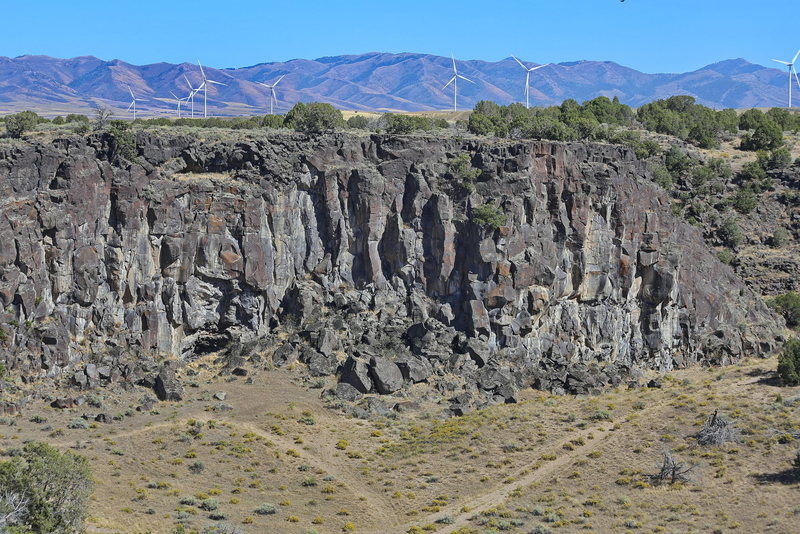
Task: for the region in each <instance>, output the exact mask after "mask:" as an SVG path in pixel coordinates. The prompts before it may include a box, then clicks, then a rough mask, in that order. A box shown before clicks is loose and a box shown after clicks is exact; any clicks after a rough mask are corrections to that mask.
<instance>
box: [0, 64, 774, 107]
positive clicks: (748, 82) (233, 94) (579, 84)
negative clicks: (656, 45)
mask: <svg viewBox="0 0 800 534" xmlns="http://www.w3.org/2000/svg"><path fill="white" fill-rule="evenodd" d="M530 65H531V66H533V65H535V63H530ZM458 68H459V73H461V74H463V75H464V76H466V77H468V78H470V79H471V80H473V81H474V82H475V83H474V84H470V83H466V82H463V83H460V84H459V108H460V109H468V108H471V107H473V106H474V105H475V103H476V102H478V101H479V100H494V101H496V102H498V103H502V104H508V103H511V102H514V101H522V100H523V87H524V81H525V71H523V70H522V69H521V68H520V66H519V65H517V63H516V62H514V60H513V59H511V58H510V57H509V58H507V59H505V60H502V61H497V62H486V61H477V60H472V61H458ZM206 74H207V76H209V78H210V79H213V80H216V81H219V82H222V83H225V84H226V85H225V86H213V87H212V88H211V89H210V90H209V95H208V96H209V100H208V105H209V113H210V114H214V115H239V114H253V113H258V114H262V113H265V112H267V110H268V109H269V102H268V91H269V90H268V89H266V88H265V87H263V86H261V85H259V84H258V83H256V82H266V83H272V82H273V81H274V80H276V79H277V78H278V77H279V76H281V75H286V76H285V78H284V79H283V80H282V81H281V82H280V84H279V85H278V87H277V88H276V90H277V93H278V99H279V103H278V106H277V108H276V112H285V111H286V110H287V109H289V108H290V107H291V106H292V105H293V104H294V103H296V102H298V101H304V102H310V101H322V102H329V103H331V104H333V105H335V106H337V107H339V108H342V109H353V110H365V111H429V110H444V109H450V108H451V107H452V103H453V97H452V91H451V88H447V89H442V86H443V85H444V84H445V83H446V82H447V80H449V79H450V77H451V76H452V63H451V59H450V58H448V57H441V56H432V55H427V54H384V53H377V52H376V53H369V54H361V55H348V56H333V57H323V58H319V59H315V60H307V59H294V60H291V61H286V62H283V63H261V64H258V65H253V66H250V67H243V68H237V69H214V68H210V67H208V68H206ZM184 75H185V76H187V77H188V78H189V80H191V82H192V83H193V84H194V85H195V87H196V86H197V85H199V83H200V82H201V77H200V71H199V69H198V67H197V65H196V64H191V63H181V64H179V65H174V64H170V63H154V64H151V65H131V64H130V63H126V62H124V61H121V60H113V61H103V60H101V59H98V58H96V57H91V56H84V57H76V58H72V59H58V58H52V57H48V56H20V57H17V58H7V57H0V114H3V113H9V112H16V111H21V110H23V109H33V110H36V111H39V112H42V113H45V114H51V115H52V114H56V113H67V112H84V113H86V112H89V111H91V109H92V108H94V107H95V106H97V105H107V106H111V107H113V108H117V109H120V108H121V111H118V113H117V114H118V116H123V115H124V109H125V108H127V107H128V103H129V102H130V94H129V93H128V86H130V87H131V88H132V89H133V91H134V93H135V94H136V96H137V97H138V98H142V99H146V101H143V102H141V103H140V104H139V105H138V106H137V107H138V109H139V110H140V111H141V112H142V113H143V115H145V116H153V115H163V114H165V113H169V112H173V113H174V108H175V103H174V100H172V97H171V96H170V91H173V92H175V93H176V94H178V95H179V96H185V95H186V94H187V92H188V90H189V88H188V86H187V84H186V81H185V80H184ZM675 94H688V95H692V96H694V97H695V98H696V99H697V100H698V102H700V103H702V104H705V105H708V106H712V107H715V108H726V107H733V108H743V107H770V106H784V105H786V74H785V73H784V72H783V71H782V70H779V69H773V68H767V67H763V66H761V65H756V64H753V63H750V62H748V61H746V60H744V59H731V60H727V61H721V62H719V63H714V64H712V65H708V66H706V67H703V68H701V69H699V70H696V71H694V72H687V73H681V74H646V73H642V72H639V71H637V70H634V69H631V68H628V67H624V66H622V65H618V64H616V63H613V62H608V61H576V62H569V63H561V64H554V65H551V66H549V67H546V68H543V69H540V70H537V71H536V72H535V73H533V75H532V77H531V103H532V104H535V105H552V104H558V103H560V102H562V101H563V100H564V99H567V98H574V99H576V100H578V101H584V100H588V99H591V98H594V97H596V96H600V95H605V96H608V97H614V96H617V97H619V99H620V100H621V101H622V102H624V103H626V104H629V105H632V106H639V105H641V104H643V103H646V102H649V101H652V100H655V99H658V98H665V97H668V96H671V95H675ZM202 98H203V97H202V94H199V95H197V96H196V97H195V113H197V111H198V110H200V113H202Z"/></svg>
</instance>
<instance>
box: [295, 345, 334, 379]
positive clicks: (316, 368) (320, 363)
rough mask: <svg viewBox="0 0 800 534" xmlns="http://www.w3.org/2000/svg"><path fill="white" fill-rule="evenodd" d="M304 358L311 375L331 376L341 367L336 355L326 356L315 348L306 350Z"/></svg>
mask: <svg viewBox="0 0 800 534" xmlns="http://www.w3.org/2000/svg"><path fill="white" fill-rule="evenodd" d="M303 360H304V361H305V362H306V365H307V366H308V372H309V373H310V374H311V376H330V375H332V374H335V373H336V370H337V369H338V368H339V361H338V360H337V359H336V356H334V355H330V356H325V355H324V354H322V353H320V352H317V351H315V350H310V351H307V352H304V353H303Z"/></svg>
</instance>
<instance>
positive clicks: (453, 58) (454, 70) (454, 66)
mask: <svg viewBox="0 0 800 534" xmlns="http://www.w3.org/2000/svg"><path fill="white" fill-rule="evenodd" d="M450 58H451V59H452V60H453V72H458V70H457V69H456V57H455V56H454V55H453V54H450Z"/></svg>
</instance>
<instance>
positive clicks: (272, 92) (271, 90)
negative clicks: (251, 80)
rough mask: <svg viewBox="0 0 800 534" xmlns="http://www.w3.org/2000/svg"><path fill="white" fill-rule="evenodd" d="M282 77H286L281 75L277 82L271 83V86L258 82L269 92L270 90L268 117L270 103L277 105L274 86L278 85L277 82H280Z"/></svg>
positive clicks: (270, 111)
mask: <svg viewBox="0 0 800 534" xmlns="http://www.w3.org/2000/svg"><path fill="white" fill-rule="evenodd" d="M284 76H286V75H285V74H283V75H281V77H280V78H278V80H277V81H276V82H275V83H273V84H272V85H269V84H266V83H261V82H258V83H260V84H261V85H263V86H264V87H268V88H269V90H270V93H271V95H270V99H269V114H270V115H272V102H273V101H274V102H275V103H276V104H277V103H278V97H277V96H275V86H276V85H278V82H280V81H281V80H282V79H283V77H284Z"/></svg>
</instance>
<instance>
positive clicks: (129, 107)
mask: <svg viewBox="0 0 800 534" xmlns="http://www.w3.org/2000/svg"><path fill="white" fill-rule="evenodd" d="M133 104H135V102H131V105H130V106H128V109H127V110H126V111H130V110H131V108H132V107H133Z"/></svg>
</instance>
